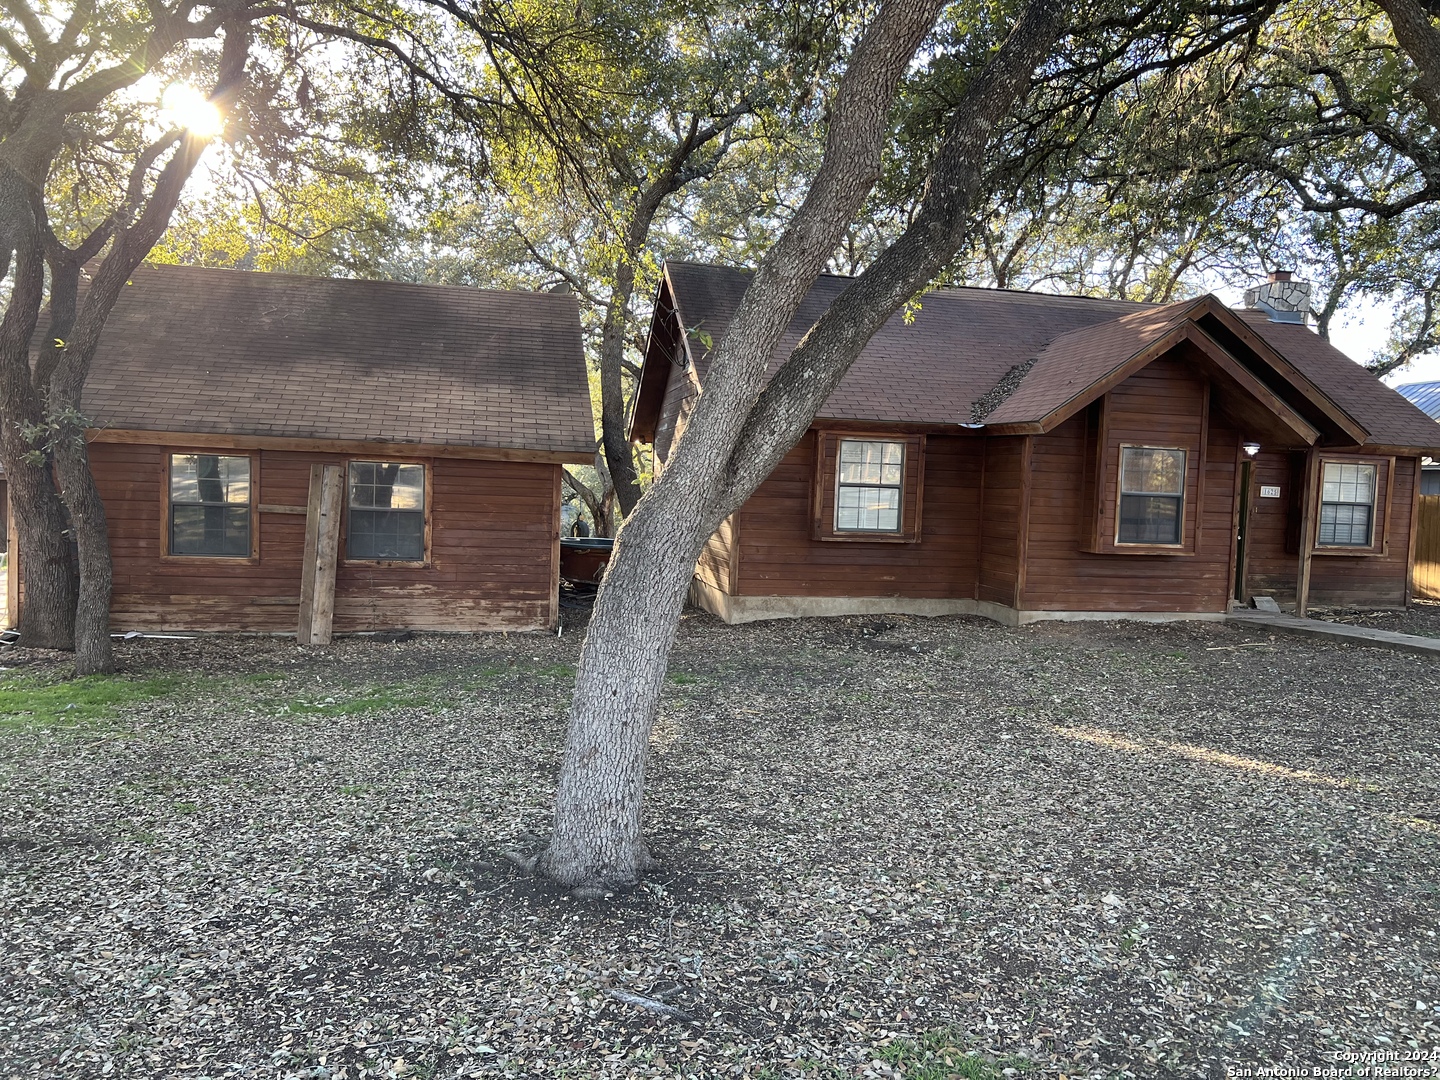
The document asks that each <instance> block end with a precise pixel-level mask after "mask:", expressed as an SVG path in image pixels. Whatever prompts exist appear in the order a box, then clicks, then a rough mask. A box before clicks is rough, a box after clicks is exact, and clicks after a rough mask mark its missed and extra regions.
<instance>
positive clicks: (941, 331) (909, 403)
mask: <svg viewBox="0 0 1440 1080" xmlns="http://www.w3.org/2000/svg"><path fill="white" fill-rule="evenodd" d="M665 271H666V280H667V282H668V283H669V286H670V288H671V289H672V295H673V296H674V298H675V302H676V306H677V307H678V309H679V315H680V318H681V321H682V323H683V325H684V327H685V329H686V330H689V331H694V330H697V329H699V330H702V331H705V332H707V333H708V334H709V337H710V340H711V344H712V346H713V345H715V344H719V342H720V339H721V338H722V337H724V335H725V329H726V328H727V327H728V326H729V325H730V319H731V317H732V316H733V315H734V314H735V309H736V307H738V306H739V303H740V298H741V297H742V296H743V295H744V293H745V290H746V288H748V287H749V285H750V279H751V278H752V277H753V276H754V275H753V273H752V272H751V271H748V270H736V269H732V268H730V267H719V266H704V265H701V264H698V263H686V262H667V263H666V264H665ZM850 280H851V279H850V278H847V277H839V276H837V275H832V274H822V275H821V276H820V277H819V278H818V279H817V280H816V282H815V284H814V286H813V287H812V288H811V289H810V292H809V294H808V295H807V296H806V297H805V299H804V300H803V301H802V302H801V304H800V309H799V311H798V312H797V313H796V315H795V318H794V319H793V320H792V321H791V323H790V327H789V329H788V330H787V331H786V333H785V336H784V338H782V339H781V341H780V344H779V347H778V348H777V349H776V351H775V355H774V357H772V359H771V372H772V373H773V372H774V371H776V370H778V369H779V367H780V364H781V363H782V362H783V360H784V358H785V357H786V356H788V355H789V354H790V351H791V350H792V349H793V348H794V347H795V346H796V345H797V344H798V343H799V341H800V338H801V337H802V336H804V334H805V332H806V331H807V330H809V329H810V327H811V325H812V324H813V323H814V322H815V320H816V319H818V318H819V317H820V316H821V314H823V313H824V311H825V309H826V308H828V307H829V306H830V304H831V302H832V301H834V299H835V298H836V297H837V296H839V295H840V293H841V291H842V290H843V289H844V288H845V286H846V285H848V284H849V283H850ZM1135 307H1136V305H1134V304H1126V303H1124V302H1122V301H1116V300H1093V299H1090V298H1086V297H1068V296H1064V297H1057V296H1045V295H1041V294H1038V293H1022V292H1003V291H1000V290H994V289H942V290H936V291H935V292H931V293H926V294H925V295H924V296H923V297H922V298H921V301H920V306H919V308H918V309H916V310H914V311H912V313H911V315H912V317H911V319H910V321H908V322H907V321H906V319H905V318H904V317H903V316H902V315H899V314H897V315H895V316H894V317H893V318H891V319H890V320H889V321H888V322H887V323H886V324H885V325H884V326H883V327H881V328H880V330H879V332H878V333H876V335H875V336H874V337H873V338H871V339H870V343H869V345H867V346H866V347H865V350H864V351H863V352H862V353H861V354H860V356H859V357H858V358H857V359H856V361H855V363H854V365H852V367H851V368H850V371H849V373H848V374H847V375H846V376H845V379H844V381H843V382H842V383H841V384H840V386H839V387H838V388H837V389H836V391H835V393H833V394H831V395H830V398H829V399H828V400H827V401H826V402H825V405H824V407H823V408H822V409H821V411H820V415H821V417H823V418H825V419H833V420H862V421H863V420H875V421H894V422H906V423H916V424H955V423H959V422H965V421H968V420H969V419H970V405H971V403H972V402H974V401H976V400H978V399H979V398H981V397H983V396H984V394H985V393H986V391H988V390H989V389H990V388H991V387H993V386H994V385H995V384H996V383H997V382H999V380H1000V378H1001V376H1003V375H1004V374H1005V373H1006V372H1007V371H1008V370H1010V368H1011V367H1013V366H1014V365H1015V364H1017V363H1019V362H1021V361H1022V360H1025V359H1028V358H1029V357H1030V356H1032V355H1034V353H1035V352H1036V351H1038V350H1039V349H1041V348H1043V347H1044V345H1045V344H1046V343H1047V342H1049V341H1051V340H1052V339H1054V338H1055V337H1058V336H1059V335H1060V334H1063V333H1066V332H1068V331H1071V330H1075V329H1078V328H1080V327H1084V326H1091V325H1094V324H1095V323H1099V322H1107V321H1109V320H1111V319H1114V318H1115V317H1117V316H1119V315H1122V314H1124V313H1125V312H1127V311H1130V310H1133V309H1134V308H1135ZM689 347H690V351H691V355H692V356H693V357H694V360H695V368H696V372H697V374H699V375H700V377H701V378H702V380H703V378H704V376H705V373H706V371H707V370H708V367H709V363H708V361H709V354H710V351H711V348H708V347H706V346H705V345H704V344H703V343H702V339H699V338H698V337H697V336H695V335H694V334H693V333H692V335H691V338H690V341H689Z"/></svg>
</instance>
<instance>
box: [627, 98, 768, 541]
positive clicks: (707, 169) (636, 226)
mask: <svg viewBox="0 0 1440 1080" xmlns="http://www.w3.org/2000/svg"><path fill="white" fill-rule="evenodd" d="M751 107H752V106H751V105H750V104H749V103H748V102H747V103H745V104H743V105H741V106H740V107H738V108H736V109H734V110H732V111H730V112H729V113H727V114H726V115H724V116H722V117H720V118H719V119H718V120H717V121H715V122H714V123H711V124H707V125H706V126H705V127H703V128H702V127H701V126H700V117H699V116H698V115H695V116H692V117H691V118H690V125H689V129H688V131H687V132H686V134H685V136H684V137H683V138H681V139H679V140H678V141H677V142H676V144H675V149H674V151H673V152H672V153H671V154H670V156H669V158H668V159H666V161H665V164H664V165H663V166H662V167H661V169H660V171H659V172H658V173H657V174H656V175H655V177H654V178H653V179H651V180H650V182H649V183H647V184H644V185H643V186H641V187H639V190H638V191H637V192H636V194H635V206H634V208H633V209H632V210H631V212H630V220H629V222H628V223H627V224H626V226H625V236H624V239H623V241H622V245H621V252H620V258H619V260H618V261H617V262H616V264H615V267H614V284H613V285H612V287H611V290H610V299H609V301H608V302H607V303H606V305H605V321H604V323H603V324H602V326H601V328H600V432H601V445H602V446H603V448H604V451H605V460H606V461H607V462H608V463H609V467H610V484H611V490H613V491H614V493H615V501H617V502H618V503H619V504H620V517H621V518H624V517H628V516H629V514H630V511H632V510H634V509H635V504H636V503H637V502H639V501H640V494H641V492H640V474H639V471H638V470H637V469H636V468H635V458H634V456H633V451H632V450H631V446H630V438H629V432H628V431H626V429H625V393H624V384H623V380H622V378H621V376H622V373H623V370H624V360H625V331H626V328H627V327H628V326H629V324H630V301H631V300H632V299H633V298H634V294H635V268H636V264H637V263H638V262H639V260H640V253H641V252H642V251H643V250H644V249H645V243H646V241H647V240H648V239H649V237H650V229H651V227H652V226H653V225H654V224H655V215H656V214H658V213H659V212H660V208H661V207H662V206H664V205H665V200H666V199H668V198H669V197H670V196H671V195H674V194H675V193H676V192H678V191H681V190H682V189H683V188H684V187H685V186H686V185H687V184H689V183H691V182H692V181H694V180H696V179H699V178H700V177H702V176H708V175H710V174H711V173H713V172H714V170H715V167H716V166H717V165H718V164H719V161H720V159H721V157H723V156H724V153H725V145H724V144H723V143H722V144H721V145H720V146H719V147H718V148H717V149H716V150H715V151H714V152H713V153H711V154H710V155H709V157H708V158H707V159H705V160H697V158H698V157H699V156H700V154H701V152H702V151H703V150H704V149H705V148H706V147H707V146H712V145H713V144H714V143H715V141H716V140H717V139H721V138H722V136H724V135H725V134H726V133H727V132H729V131H730V129H731V128H732V127H734V125H735V123H736V121H738V120H739V119H740V117H741V116H743V115H745V113H746V112H747V111H748V110H749V109H750V108H751Z"/></svg>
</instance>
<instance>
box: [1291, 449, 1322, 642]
mask: <svg viewBox="0 0 1440 1080" xmlns="http://www.w3.org/2000/svg"><path fill="white" fill-rule="evenodd" d="M1318 457H1319V455H1318V454H1317V452H1316V450H1315V448H1314V447H1313V446H1312V447H1311V448H1310V449H1309V450H1307V451H1305V479H1304V487H1303V488H1302V489H1301V491H1300V569H1299V573H1297V574H1296V575H1295V614H1296V615H1298V616H1300V618H1302V619H1303V618H1305V613H1306V612H1307V611H1308V610H1309V608H1310V554H1311V549H1312V548H1314V547H1315V516H1316V515H1315V481H1316V476H1315V467H1316V462H1317V460H1318Z"/></svg>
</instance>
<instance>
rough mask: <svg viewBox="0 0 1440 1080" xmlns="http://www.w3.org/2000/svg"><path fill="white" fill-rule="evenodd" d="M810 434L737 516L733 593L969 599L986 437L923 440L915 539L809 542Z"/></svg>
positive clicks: (812, 461)
mask: <svg viewBox="0 0 1440 1080" xmlns="http://www.w3.org/2000/svg"><path fill="white" fill-rule="evenodd" d="M816 438H817V437H816V433H815V432H810V433H808V434H807V435H806V436H805V437H804V438H803V439H801V440H800V443H799V444H798V445H797V446H796V447H795V448H794V449H792V450H791V451H790V453H789V454H787V455H786V456H785V459H784V460H783V461H782V462H781V463H780V465H779V466H777V467H776V469H775V471H774V472H773V473H771V474H770V476H769V477H768V478H767V479H766V481H765V482H764V483H763V484H761V485H760V487H759V489H758V490H757V491H756V492H755V494H754V495H752V496H751V497H750V500H749V501H748V502H746V504H745V505H744V507H743V508H742V509H741V510H740V513H739V514H738V515H737V519H738V520H737V522H736V528H737V534H738V545H737V547H738V551H739V566H738V573H737V574H736V575H735V577H734V579H733V580H734V581H735V583H736V585H735V592H736V593H737V594H738V595H742V596H840V597H862V596H901V597H912V598H922V599H923V598H949V597H957V596H958V597H970V596H972V595H973V589H974V581H975V564H976V558H977V552H978V547H979V542H980V535H979V521H980V512H979V511H980V472H981V468H982V453H983V448H984V442H983V441H982V440H980V439H975V438H964V437H956V436H931V437H930V438H929V439H928V440H927V442H926V446H925V459H924V491H925V500H924V506H923V507H922V508H921V513H920V523H919V528H920V539H919V541H918V542H917V543H909V544H905V543H893V542H889V543H887V542H876V543H868V542H863V541H847V542H846V543H834V542H827V541H822V540H815V539H814V538H813V513H812V506H813V502H812V484H813V482H814V478H815V452H816ZM707 550H708V549H707ZM703 561H704V560H703V559H702V562H703ZM711 572H712V573H713V571H711ZM726 591H729V590H728V589H727V590H726Z"/></svg>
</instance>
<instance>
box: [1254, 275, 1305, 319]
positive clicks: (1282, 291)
mask: <svg viewBox="0 0 1440 1080" xmlns="http://www.w3.org/2000/svg"><path fill="white" fill-rule="evenodd" d="M1293 278H1294V274H1293V273H1292V272H1291V271H1289V270H1272V271H1270V277H1269V279H1268V280H1267V281H1266V282H1265V284H1264V285H1256V286H1255V287H1254V288H1253V289H1246V290H1245V306H1246V307H1247V308H1254V309H1255V310H1256V311H1263V312H1265V314H1267V315H1269V316H1270V321H1271V322H1280V323H1299V324H1300V325H1301V326H1304V325H1305V320H1306V319H1307V318H1308V317H1309V315H1310V283H1309V282H1308V281H1295V280H1293Z"/></svg>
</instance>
